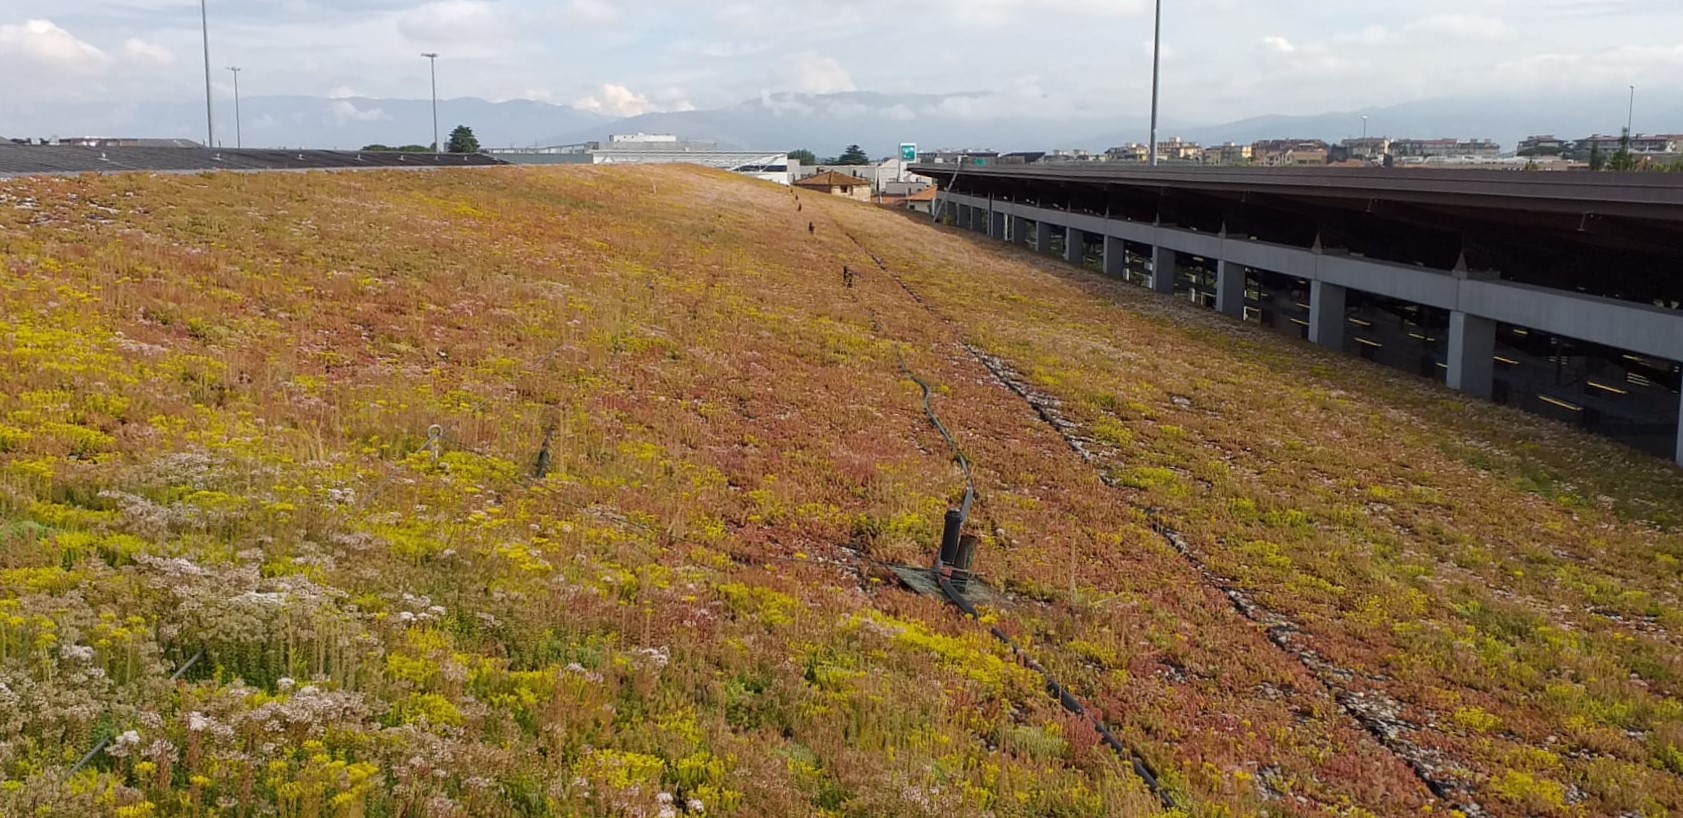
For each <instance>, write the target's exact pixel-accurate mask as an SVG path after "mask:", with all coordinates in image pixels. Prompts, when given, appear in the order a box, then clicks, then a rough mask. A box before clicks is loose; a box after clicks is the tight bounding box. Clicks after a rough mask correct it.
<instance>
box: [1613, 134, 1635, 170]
mask: <svg viewBox="0 0 1683 818" xmlns="http://www.w3.org/2000/svg"><path fill="white" fill-rule="evenodd" d="M1607 169H1608V170H1613V171H1619V172H1629V171H1633V170H1636V154H1635V153H1633V152H1631V149H1630V129H1629V128H1626V129H1625V130H1624V135H1623V136H1620V137H1619V150H1618V151H1617V152H1615V153H1614V154H1613V159H1612V160H1611V161H1609V162H1608V163H1607Z"/></svg>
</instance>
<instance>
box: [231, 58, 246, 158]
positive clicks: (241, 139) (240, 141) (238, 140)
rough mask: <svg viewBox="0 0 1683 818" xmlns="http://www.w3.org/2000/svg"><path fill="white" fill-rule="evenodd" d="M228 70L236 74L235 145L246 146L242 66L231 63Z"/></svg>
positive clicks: (236, 146)
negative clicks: (241, 83) (242, 123)
mask: <svg viewBox="0 0 1683 818" xmlns="http://www.w3.org/2000/svg"><path fill="white" fill-rule="evenodd" d="M228 70H229V71H231V72H233V74H234V147H235V148H244V147H245V133H244V132H243V131H242V127H243V126H242V125H241V124H240V67H239V66H237V65H230V66H228Z"/></svg>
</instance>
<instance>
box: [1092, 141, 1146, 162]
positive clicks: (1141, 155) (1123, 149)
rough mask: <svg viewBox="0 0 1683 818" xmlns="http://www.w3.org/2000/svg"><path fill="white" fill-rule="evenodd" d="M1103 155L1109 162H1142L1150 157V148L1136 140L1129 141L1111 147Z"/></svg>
mask: <svg viewBox="0 0 1683 818" xmlns="http://www.w3.org/2000/svg"><path fill="white" fill-rule="evenodd" d="M1104 155H1105V158H1106V159H1107V160H1108V161H1111V162H1144V161H1146V160H1147V159H1149V158H1151V148H1150V146H1147V145H1142V144H1140V143H1138V142H1130V143H1128V144H1126V145H1122V146H1120V147H1116V148H1111V149H1110V150H1107V151H1105V152H1104Z"/></svg>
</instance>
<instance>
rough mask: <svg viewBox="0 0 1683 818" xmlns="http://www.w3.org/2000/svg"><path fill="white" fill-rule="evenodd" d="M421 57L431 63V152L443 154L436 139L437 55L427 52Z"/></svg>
mask: <svg viewBox="0 0 1683 818" xmlns="http://www.w3.org/2000/svg"><path fill="white" fill-rule="evenodd" d="M421 56H423V57H426V58H427V60H428V61H429V62H431V63H432V152H433V153H443V152H444V143H443V142H441V141H440V140H439V138H438V53H437V52H433V51H429V52H427V53H425V54H422V55H421Z"/></svg>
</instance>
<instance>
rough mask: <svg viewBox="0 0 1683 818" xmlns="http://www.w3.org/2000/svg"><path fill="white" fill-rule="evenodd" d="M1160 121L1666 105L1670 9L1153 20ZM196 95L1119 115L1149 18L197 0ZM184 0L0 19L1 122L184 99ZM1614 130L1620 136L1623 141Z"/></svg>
mask: <svg viewBox="0 0 1683 818" xmlns="http://www.w3.org/2000/svg"><path fill="white" fill-rule="evenodd" d="M1164 6H1165V8H1164V18H1163V26H1164V57H1163V99H1164V109H1165V110H1164V113H1165V116H1166V117H1168V116H1173V117H1175V118H1176V119H1179V120H1181V121H1193V122H1199V121H1202V122H1220V121H1230V120H1235V119H1240V118H1244V117H1248V116H1255V115H1261V114H1268V113H1279V114H1309V113H1318V112H1323V111H1330V110H1357V109H1362V108H1366V107H1372V106H1382V105H1389V104H1394V103H1399V102H1406V101H1411V100H1417V99H1429V98H1439V97H1453V96H1474V95H1488V94H1513V95H1516V96H1527V97H1535V98H1538V99H1539V100H1546V99H1547V98H1548V97H1549V96H1550V95H1552V94H1580V95H1581V94H1602V93H1605V94H1608V95H1610V96H1616V97H1619V98H1621V99H1622V98H1623V97H1624V96H1625V95H1626V94H1628V93H1629V92H1628V90H1627V88H1628V86H1630V85H1633V84H1634V85H1636V86H1638V92H1637V101H1638V106H1639V110H1640V106H1642V105H1644V104H1646V105H1650V106H1652V107H1653V108H1656V109H1676V108H1678V107H1679V106H1680V105H1683V0H1411V2H1407V3H1372V2H1370V3H1360V2H1348V0H1164ZM209 10H210V27H211V51H212V53H211V64H212V66H213V67H214V68H215V69H216V70H215V71H214V77H213V84H214V86H215V93H216V94H217V95H218V96H228V95H230V94H231V90H232V74H231V73H230V72H228V71H226V70H224V68H225V67H226V66H230V65H238V66H240V67H241V68H242V69H243V70H242V73H241V74H240V83H241V92H242V93H243V94H246V95H304V96H319V97H339V98H343V97H353V96H362V97H375V98H408V99H421V98H425V97H426V96H427V95H428V94H429V87H428V75H427V61H426V60H425V59H423V58H422V57H421V56H420V54H421V52H423V51H432V52H438V53H439V54H440V55H441V56H440V58H439V60H438V73H439V77H438V81H439V93H440V95H441V96H443V97H445V98H451V97H466V96H472V97H480V98H484V99H489V100H506V99H533V100H540V101H546V102H553V103H558V104H566V105H573V106H577V107H581V108H585V109H588V110H592V111H597V112H600V113H604V114H609V115H616V116H630V115H636V114H640V113H649V112H658V111H681V110H689V109H692V108H716V107H723V106H728V105H731V104H735V103H738V102H742V101H745V100H750V99H755V98H759V97H763V96H765V95H767V94H773V93H778V92H807V93H832V92H839V91H855V90H859V91H881V92H917V93H933V94H945V93H957V92H974V91H986V92H994V93H993V94H992V95H990V96H987V97H981V98H973V99H969V100H967V101H965V102H964V103H963V104H965V105H972V106H974V107H975V110H974V111H972V112H971V113H972V114H973V115H975V116H978V117H986V116H1006V115H1010V116H1024V115H1027V116H1043V117H1046V118H1049V119H1076V118H1081V117H1096V116H1099V115H1102V114H1114V113H1115V112H1117V111H1118V110H1122V111H1127V112H1140V111H1143V110H1144V108H1145V106H1146V105H1147V104H1148V101H1149V94H1150V71H1151V23H1152V21H1151V9H1150V2H1149V0H331V2H330V1H329V0H209ZM199 26H200V22H199V4H198V2H196V0H0V76H4V77H23V78H27V81H24V82H12V81H7V82H4V83H0V125H3V124H4V117H5V108H6V106H7V105H8V104H16V105H21V104H28V103H39V102H44V101H48V100H51V101H57V102H67V101H86V102H100V101H107V100H123V101H130V102H133V101H182V100H190V99H193V98H202V95H203V93H204V76H203V55H202V51H201V48H202V46H201V41H200V28H199ZM1638 130H1641V128H1640V127H1638Z"/></svg>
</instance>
